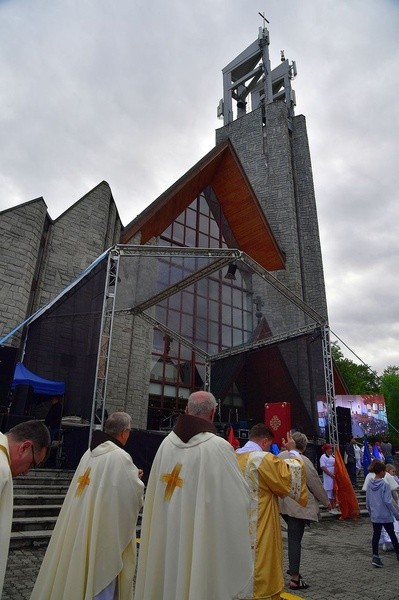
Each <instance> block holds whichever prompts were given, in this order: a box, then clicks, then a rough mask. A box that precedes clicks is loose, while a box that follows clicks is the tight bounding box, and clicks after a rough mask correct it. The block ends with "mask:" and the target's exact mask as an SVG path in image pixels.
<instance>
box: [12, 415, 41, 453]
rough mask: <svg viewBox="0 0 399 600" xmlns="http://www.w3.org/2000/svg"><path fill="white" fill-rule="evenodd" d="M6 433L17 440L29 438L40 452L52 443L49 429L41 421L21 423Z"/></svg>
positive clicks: (21, 440) (23, 440)
mask: <svg viewBox="0 0 399 600" xmlns="http://www.w3.org/2000/svg"><path fill="white" fill-rule="evenodd" d="M6 435H7V436H10V437H11V438H12V439H13V440H14V441H15V442H25V441H26V440H29V441H30V442H32V444H33V448H34V450H35V451H36V452H40V450H42V449H43V448H49V447H50V444H51V440H50V433H49V430H48V429H47V427H46V426H45V424H44V423H42V422H41V421H25V422H24V423H19V424H18V425H15V427H13V428H12V429H10V430H9V431H8V432H7V434H6Z"/></svg>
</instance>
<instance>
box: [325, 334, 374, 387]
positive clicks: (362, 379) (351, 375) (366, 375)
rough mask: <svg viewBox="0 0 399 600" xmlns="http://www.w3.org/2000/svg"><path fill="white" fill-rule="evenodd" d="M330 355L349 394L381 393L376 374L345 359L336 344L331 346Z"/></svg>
mask: <svg viewBox="0 0 399 600" xmlns="http://www.w3.org/2000/svg"><path fill="white" fill-rule="evenodd" d="M331 354H332V357H333V360H334V363H335V365H336V366H337V368H338V370H339V372H340V373H341V375H342V378H343V380H344V381H345V383H346V385H347V387H348V390H349V393H350V394H353V395H355V394H379V393H382V392H380V381H379V377H378V375H377V373H375V372H374V371H372V370H371V369H370V367H368V366H367V365H363V364H360V365H359V364H357V363H355V362H353V360H350V359H349V358H345V357H344V355H343V353H342V350H341V348H340V347H339V345H338V343H337V342H333V343H332V344H331Z"/></svg>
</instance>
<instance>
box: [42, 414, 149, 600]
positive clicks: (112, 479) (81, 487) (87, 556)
mask: <svg viewBox="0 0 399 600" xmlns="http://www.w3.org/2000/svg"><path fill="white" fill-rule="evenodd" d="M131 426H132V424H131V418H130V416H129V415H128V414H126V413H123V412H116V413H113V414H112V415H110V417H109V418H108V419H107V421H106V423H105V432H104V433H103V432H102V431H95V432H94V433H93V439H92V442H91V447H90V449H89V450H87V451H86V452H85V454H84V455H83V457H82V459H81V461H80V463H79V465H78V468H77V470H76V473H75V475H74V478H73V480H72V482H71V485H70V486H69V490H68V493H67V495H66V498H65V500H64V503H63V505H62V509H61V512H60V515H59V517H58V519H57V523H56V526H55V528H54V532H53V534H52V536H51V540H50V543H49V546H48V548H47V552H46V555H45V557H44V559H43V563H42V566H41V568H40V572H39V575H38V578H37V580H36V583H35V587H34V589H33V593H32V596H31V600H93V599H95V600H103V599H104V600H105V599H106V600H131V599H132V597H133V576H134V570H135V566H136V522H137V517H138V513H139V511H140V509H141V506H142V501H143V491H144V484H143V482H142V481H141V480H140V476H139V475H140V474H139V471H138V469H137V467H136V466H135V465H134V464H133V461H132V459H131V457H130V455H129V454H128V453H127V452H125V450H123V446H124V445H125V444H126V442H127V440H128V438H129V435H130V430H131Z"/></svg>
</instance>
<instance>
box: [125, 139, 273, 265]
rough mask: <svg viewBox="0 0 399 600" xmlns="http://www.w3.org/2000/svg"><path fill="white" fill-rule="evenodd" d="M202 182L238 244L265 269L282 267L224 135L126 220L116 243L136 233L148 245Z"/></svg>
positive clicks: (268, 227) (180, 210)
mask: <svg viewBox="0 0 399 600" xmlns="http://www.w3.org/2000/svg"><path fill="white" fill-rule="evenodd" d="M207 186H211V187H212V189H213V191H214V192H215V194H216V196H217V199H218V201H219V202H220V205H221V207H222V210H223V213H224V215H225V217H226V219H227V221H228V223H229V226H230V229H231V231H232V233H233V236H234V237H235V239H236V240H237V243H238V245H239V249H240V250H243V251H244V252H246V253H247V254H248V255H249V256H251V257H252V258H253V259H254V260H256V261H257V262H258V263H259V264H260V265H261V266H262V267H263V268H265V269H267V270H268V271H275V270H278V269H284V255H283V252H282V251H281V250H280V248H279V247H278V244H277V241H276V239H275V237H274V235H273V232H272V230H271V227H270V225H269V223H268V222H267V219H266V217H265V215H264V213H263V211H262V208H261V206H260V204H259V201H258V199H257V197H256V195H255V192H254V191H253V189H252V187H251V184H250V183H249V180H248V177H247V176H246V174H245V172H244V169H243V168H242V166H241V163H240V161H239V159H238V157H237V154H236V153H235V151H234V149H233V146H232V145H231V143H230V142H229V141H228V140H227V141H225V142H223V143H221V144H219V145H218V146H216V147H215V148H214V149H213V150H211V152H209V153H208V154H207V155H206V156H204V158H202V159H201V160H200V161H199V162H198V163H197V164H196V165H195V166H194V167H192V168H191V169H190V170H189V171H188V172H187V173H186V174H185V175H183V177H181V178H180V179H179V180H178V181H177V182H176V183H174V184H173V185H172V186H171V187H170V188H169V189H168V190H166V191H165V192H164V193H163V194H162V195H161V196H159V197H158V198H157V199H156V200H155V201H154V202H153V203H152V204H150V206H148V207H147V208H146V209H145V210H144V211H143V212H142V213H140V215H138V216H137V217H136V218H135V219H134V220H133V221H132V222H131V223H129V225H127V226H126V227H125V229H124V230H123V232H122V236H121V243H123V244H128V243H129V242H130V241H131V240H132V239H133V237H134V236H135V235H136V234H137V233H138V232H140V234H141V240H140V243H141V244H147V243H148V242H149V241H150V240H151V239H152V238H154V237H156V236H159V235H160V234H161V233H162V232H163V231H164V230H165V229H166V228H167V227H168V226H169V225H170V224H171V223H173V221H174V220H175V219H176V218H177V217H178V216H179V215H180V214H181V213H182V212H183V211H184V210H185V209H186V208H187V207H188V206H189V205H190V204H191V202H192V201H193V200H194V199H195V198H196V197H197V196H198V195H199V194H200V193H201V192H202V191H203V190H204V189H205V188H206V187H207Z"/></svg>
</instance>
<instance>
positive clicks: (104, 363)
mask: <svg viewBox="0 0 399 600" xmlns="http://www.w3.org/2000/svg"><path fill="white" fill-rule="evenodd" d="M119 261H120V253H119V250H118V248H117V247H114V248H112V249H111V250H110V252H109V254H108V264H107V274H106V278H105V288H104V299H103V308H102V315H101V327H100V336H99V342H98V352H97V365H96V376H95V382H94V391H93V402H92V407H91V419H90V433H89V448H90V444H91V438H92V435H93V429H94V423H95V417H96V410H97V408H99V407H101V429H102V428H103V426H104V415H105V401H106V396H107V382H108V369H109V357H110V352H111V341H112V329H113V322H114V312H115V301H116V288H117V285H118V272H119Z"/></svg>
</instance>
